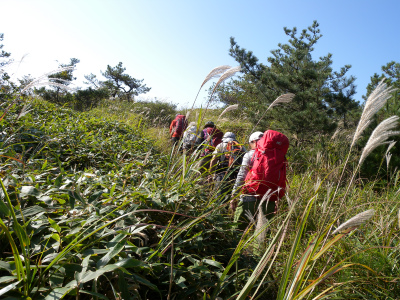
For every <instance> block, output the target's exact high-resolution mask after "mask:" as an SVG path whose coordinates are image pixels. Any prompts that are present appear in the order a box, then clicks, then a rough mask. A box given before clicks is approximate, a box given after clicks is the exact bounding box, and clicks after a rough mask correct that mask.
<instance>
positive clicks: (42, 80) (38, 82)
mask: <svg viewBox="0 0 400 300" xmlns="http://www.w3.org/2000/svg"><path fill="white" fill-rule="evenodd" d="M74 69H75V67H74V66H68V67H63V68H58V69H56V70H53V71H51V72H48V73H46V74H44V75H42V76H40V77H38V78H36V79H34V80H32V81H31V82H30V83H29V84H28V85H27V86H26V87H25V88H24V89H23V90H22V91H21V94H23V93H24V92H26V91H27V90H29V89H31V88H33V87H39V86H45V85H50V86H55V87H59V88H63V89H69V90H71V88H69V87H68V86H66V85H64V84H60V83H56V82H53V81H51V78H49V76H50V75H53V74H57V73H60V72H63V71H71V70H74ZM57 80H59V79H57Z"/></svg>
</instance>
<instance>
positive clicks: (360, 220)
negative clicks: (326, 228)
mask: <svg viewBox="0 0 400 300" xmlns="http://www.w3.org/2000/svg"><path fill="white" fill-rule="evenodd" d="M374 214H375V210H374V209H369V210H366V211H364V212H362V213H359V214H358V215H355V216H354V217H352V218H351V219H350V220H348V221H346V222H344V223H343V224H342V225H340V226H339V227H338V228H336V230H334V231H333V232H332V234H336V233H338V232H341V231H344V230H346V229H348V228H354V227H358V226H360V225H362V224H364V223H365V222H366V221H368V220H369V219H371V218H372V217H373V216H374Z"/></svg>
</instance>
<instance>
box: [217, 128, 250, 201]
mask: <svg viewBox="0 0 400 300" xmlns="http://www.w3.org/2000/svg"><path fill="white" fill-rule="evenodd" d="M245 152H246V148H245V147H243V146H242V145H240V144H239V143H238V141H237V140H236V136H235V134H234V133H233V132H226V133H225V134H224V136H223V138H222V143H220V144H219V145H218V146H217V147H215V150H214V152H213V157H212V159H211V161H210V171H211V172H215V175H214V181H215V188H217V189H218V196H222V197H224V198H228V197H229V196H230V194H231V192H232V188H233V184H234V182H235V178H236V176H237V174H238V171H239V166H240V165H241V164H242V159H243V155H244V154H245Z"/></svg>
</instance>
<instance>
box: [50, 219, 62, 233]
mask: <svg viewBox="0 0 400 300" xmlns="http://www.w3.org/2000/svg"><path fill="white" fill-rule="evenodd" d="M48 220H49V223H50V227H51V228H53V229H54V230H55V231H57V232H58V233H61V228H60V226H58V224H57V223H56V222H55V221H54V220H52V219H51V218H48Z"/></svg>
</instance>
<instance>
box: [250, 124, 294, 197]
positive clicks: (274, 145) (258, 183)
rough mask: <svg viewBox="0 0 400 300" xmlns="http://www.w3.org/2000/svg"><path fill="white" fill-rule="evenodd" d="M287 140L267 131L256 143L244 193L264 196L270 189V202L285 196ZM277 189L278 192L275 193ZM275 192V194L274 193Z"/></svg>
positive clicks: (278, 134) (274, 132) (282, 135)
mask: <svg viewBox="0 0 400 300" xmlns="http://www.w3.org/2000/svg"><path fill="white" fill-rule="evenodd" d="M288 148H289V139H288V138H287V137H286V136H285V135H284V134H282V133H280V132H277V131H274V130H267V131H266V132H265V133H264V135H263V137H262V138H261V139H260V140H259V141H258V142H257V148H256V150H255V152H254V155H253V158H252V160H253V167H252V168H251V170H250V171H249V172H248V173H247V176H246V179H245V185H244V186H243V191H244V193H247V194H252V195H259V196H261V197H262V196H264V195H265V193H266V192H267V191H268V190H269V189H271V190H272V192H273V194H272V196H271V198H270V201H276V200H279V199H280V198H282V197H283V196H284V195H285V188H286V164H287V163H286V157H285V155H286V153H287V150H288ZM278 189H279V192H276V191H277V190H278ZM274 192H275V193H274Z"/></svg>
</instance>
